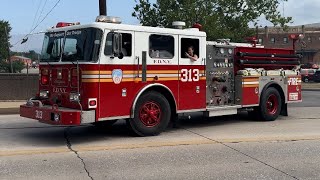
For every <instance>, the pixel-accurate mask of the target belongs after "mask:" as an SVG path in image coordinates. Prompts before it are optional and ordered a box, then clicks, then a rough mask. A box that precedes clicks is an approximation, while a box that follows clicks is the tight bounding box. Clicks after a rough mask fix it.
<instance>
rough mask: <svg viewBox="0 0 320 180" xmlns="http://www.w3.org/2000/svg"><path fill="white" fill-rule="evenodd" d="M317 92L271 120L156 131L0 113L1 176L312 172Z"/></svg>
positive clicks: (183, 123) (188, 124)
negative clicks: (141, 133) (139, 133)
mask: <svg viewBox="0 0 320 180" xmlns="http://www.w3.org/2000/svg"><path fill="white" fill-rule="evenodd" d="M318 96H319V92H305V93H304V99H305V102H304V104H303V106H302V107H301V105H298V104H295V105H290V108H289V114H290V116H289V117H281V118H279V119H278V120H277V121H274V122H259V121H254V120H249V119H248V118H247V116H246V115H240V116H228V117H223V118H221V117H220V118H210V119H204V118H201V117H200V116H199V115H198V114H195V115H194V116H191V119H189V118H188V116H186V117H181V120H180V121H179V127H178V128H169V129H168V130H167V131H166V132H164V133H162V134H161V135H160V136H156V137H142V138H141V137H132V136H131V135H130V133H129V131H128V130H127V129H126V126H125V123H124V122H123V121H122V122H121V121H120V122H118V123H117V124H115V125H114V127H112V128H110V129H98V128H96V127H94V126H90V125H87V126H81V127H52V126H49V125H44V124H40V123H38V122H35V121H33V120H29V119H24V118H20V117H19V116H17V115H10V116H0V129H1V130H0V143H1V146H0V177H1V179H101V180H103V179H319V177H320V165H319V163H320V119H319V117H320V103H318V104H317V103H316V102H314V100H315V97H318Z"/></svg>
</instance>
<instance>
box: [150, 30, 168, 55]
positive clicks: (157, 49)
mask: <svg viewBox="0 0 320 180" xmlns="http://www.w3.org/2000/svg"><path fill="white" fill-rule="evenodd" d="M149 56H150V58H153V59H172V58H173V57H174V37H173V36H166V35H156V34H153V35H150V37H149Z"/></svg>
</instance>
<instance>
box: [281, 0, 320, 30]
mask: <svg viewBox="0 0 320 180" xmlns="http://www.w3.org/2000/svg"><path fill="white" fill-rule="evenodd" d="M319 10H320V1H319V0H288V2H286V3H285V12H284V13H285V16H291V17H292V18H293V21H294V23H293V25H303V24H311V23H319V22H320V13H319ZM281 12H282V5H281Z"/></svg>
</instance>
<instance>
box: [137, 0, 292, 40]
mask: <svg viewBox="0 0 320 180" xmlns="http://www.w3.org/2000/svg"><path fill="white" fill-rule="evenodd" d="M135 1H136V6H135V7H134V12H133V13H132V16H134V17H136V18H137V19H138V20H139V21H140V23H141V24H142V25H145V26H160V27H170V26H171V23H172V22H173V21H185V22H186V24H187V27H191V26H192V24H193V23H195V22H199V23H200V24H202V25H203V27H204V31H206V32H207V36H208V39H209V40H214V39H219V38H230V39H231V40H232V41H243V39H244V38H245V37H248V36H252V35H254V30H252V29H251V28H249V25H248V24H249V23H250V22H253V23H254V25H258V23H259V22H258V19H259V17H261V16H263V15H264V16H265V17H266V19H267V20H268V21H270V22H272V23H273V24H274V25H275V26H277V25H279V26H281V27H285V26H286V24H287V23H289V22H291V20H292V18H291V17H282V16H281V14H280V12H279V11H278V7H279V3H280V0H157V1H156V3H150V1H149V0H135ZM281 1H282V0H281ZM284 1H287V0H284Z"/></svg>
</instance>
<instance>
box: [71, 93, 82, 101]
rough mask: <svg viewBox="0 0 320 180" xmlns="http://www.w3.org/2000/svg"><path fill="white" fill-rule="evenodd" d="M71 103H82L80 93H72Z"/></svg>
mask: <svg viewBox="0 0 320 180" xmlns="http://www.w3.org/2000/svg"><path fill="white" fill-rule="evenodd" d="M70 101H76V102H79V101H80V94H78V93H70Z"/></svg>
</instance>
